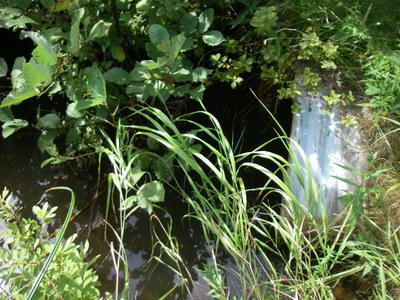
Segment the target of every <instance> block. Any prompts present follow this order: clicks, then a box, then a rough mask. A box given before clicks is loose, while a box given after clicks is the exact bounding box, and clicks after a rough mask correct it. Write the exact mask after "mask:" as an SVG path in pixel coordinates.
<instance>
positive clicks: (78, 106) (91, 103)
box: [76, 99, 104, 112]
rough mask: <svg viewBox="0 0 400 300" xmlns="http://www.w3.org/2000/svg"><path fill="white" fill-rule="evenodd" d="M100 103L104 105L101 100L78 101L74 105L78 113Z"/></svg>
mask: <svg viewBox="0 0 400 300" xmlns="http://www.w3.org/2000/svg"><path fill="white" fill-rule="evenodd" d="M102 103H104V100H102V99H89V100H80V101H78V102H77V103H76V110H77V111H78V112H79V111H81V110H85V109H88V108H90V107H93V106H97V105H100V104H102Z"/></svg>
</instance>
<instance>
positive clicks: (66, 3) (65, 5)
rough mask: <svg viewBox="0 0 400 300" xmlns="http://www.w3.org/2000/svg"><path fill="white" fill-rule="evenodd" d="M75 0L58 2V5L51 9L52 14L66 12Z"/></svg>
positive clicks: (55, 4) (59, 0)
mask: <svg viewBox="0 0 400 300" xmlns="http://www.w3.org/2000/svg"><path fill="white" fill-rule="evenodd" d="M72 1H73V0H58V1H57V3H54V5H53V6H52V7H51V9H50V10H51V11H52V12H60V11H63V10H66V9H67V8H68V6H69V5H70V4H71V3H72Z"/></svg>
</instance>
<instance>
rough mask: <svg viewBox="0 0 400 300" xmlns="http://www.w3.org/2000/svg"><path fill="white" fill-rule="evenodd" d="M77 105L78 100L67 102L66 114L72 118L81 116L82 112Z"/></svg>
mask: <svg viewBox="0 0 400 300" xmlns="http://www.w3.org/2000/svg"><path fill="white" fill-rule="evenodd" d="M81 101H82V100H81ZM77 106H78V102H73V103H70V104H68V106H67V110H66V113H67V116H69V117H71V118H74V119H78V118H81V117H82V116H83V113H82V112H80V111H79V110H78V108H77Z"/></svg>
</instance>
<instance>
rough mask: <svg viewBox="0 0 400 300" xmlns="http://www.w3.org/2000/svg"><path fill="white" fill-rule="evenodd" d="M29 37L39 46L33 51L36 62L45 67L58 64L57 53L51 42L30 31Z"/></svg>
mask: <svg viewBox="0 0 400 300" xmlns="http://www.w3.org/2000/svg"><path fill="white" fill-rule="evenodd" d="M27 35H28V36H29V37H30V38H31V39H32V40H33V41H34V42H35V44H36V45H37V46H36V48H35V49H34V50H33V51H32V56H33V57H34V58H35V60H36V61H37V62H38V63H41V64H44V65H50V66H52V65H55V64H56V63H57V53H56V52H55V51H54V49H53V47H52V45H51V44H50V42H49V41H48V40H47V39H46V38H45V37H44V36H42V35H40V34H39V33H37V32H33V31H30V32H28V33H27Z"/></svg>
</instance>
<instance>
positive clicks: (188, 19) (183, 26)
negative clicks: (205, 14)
mask: <svg viewBox="0 0 400 300" xmlns="http://www.w3.org/2000/svg"><path fill="white" fill-rule="evenodd" d="M197 22H198V21H197V16H196V13H194V12H190V13H187V14H185V15H184V16H183V17H182V18H181V19H180V21H179V29H180V30H181V31H183V32H185V34H188V35H189V34H191V33H193V32H195V31H196V26H197Z"/></svg>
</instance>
